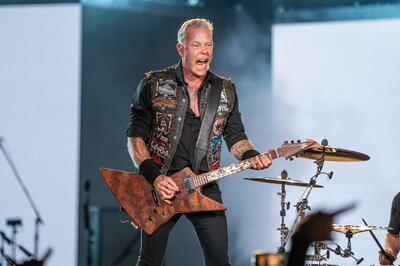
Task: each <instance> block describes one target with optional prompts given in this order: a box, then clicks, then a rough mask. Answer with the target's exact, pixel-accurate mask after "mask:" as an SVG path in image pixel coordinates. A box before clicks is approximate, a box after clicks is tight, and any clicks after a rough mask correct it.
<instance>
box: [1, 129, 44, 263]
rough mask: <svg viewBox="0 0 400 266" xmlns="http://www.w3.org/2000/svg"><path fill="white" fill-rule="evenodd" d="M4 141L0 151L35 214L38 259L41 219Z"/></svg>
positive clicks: (35, 248) (35, 239)
mask: <svg viewBox="0 0 400 266" xmlns="http://www.w3.org/2000/svg"><path fill="white" fill-rule="evenodd" d="M3 140H4V139H3V138H1V137H0V149H1V150H2V152H3V154H4V157H6V160H7V162H8V164H9V165H10V167H11V169H12V171H13V173H14V175H15V178H16V179H17V181H18V183H19V184H20V186H21V188H22V191H23V192H24V193H25V196H26V197H27V199H28V201H29V203H30V205H31V207H32V210H33V212H34V213H35V216H36V217H35V235H34V258H37V257H38V254H39V226H40V225H43V224H44V222H43V219H42V218H41V216H40V214H39V211H38V209H37V208H36V205H35V203H34V202H33V199H32V197H31V195H30V193H29V191H28V189H27V188H26V186H25V184H24V182H23V181H22V179H21V176H20V175H19V173H18V171H17V168H16V167H15V165H14V163H13V161H12V160H11V158H10V156H9V155H8V153H7V151H6V149H5V148H4V146H3V143H2V141H3Z"/></svg>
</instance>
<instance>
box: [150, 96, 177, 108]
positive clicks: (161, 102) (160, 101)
mask: <svg viewBox="0 0 400 266" xmlns="http://www.w3.org/2000/svg"><path fill="white" fill-rule="evenodd" d="M152 102H153V104H154V106H158V107H168V108H175V107H176V106H177V104H178V103H177V101H176V100H175V99H168V98H164V97H157V98H155V99H153V100H152Z"/></svg>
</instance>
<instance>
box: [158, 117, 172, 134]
mask: <svg viewBox="0 0 400 266" xmlns="http://www.w3.org/2000/svg"><path fill="white" fill-rule="evenodd" d="M171 121H172V114H163V113H159V112H157V113H156V120H155V122H156V128H157V130H159V131H162V132H166V133H167V132H169V129H170V127H171Z"/></svg>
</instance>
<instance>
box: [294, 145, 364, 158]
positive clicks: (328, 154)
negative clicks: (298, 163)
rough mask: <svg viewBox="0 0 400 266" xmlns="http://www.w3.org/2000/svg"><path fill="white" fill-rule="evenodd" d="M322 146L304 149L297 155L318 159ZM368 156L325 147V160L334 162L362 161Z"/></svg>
mask: <svg viewBox="0 0 400 266" xmlns="http://www.w3.org/2000/svg"><path fill="white" fill-rule="evenodd" d="M322 149H323V147H322V146H320V147H317V148H311V149H309V150H305V151H303V152H301V153H299V154H298V157H301V158H306V159H312V160H318V159H320V158H321V154H322ZM369 159H370V157H369V156H368V155H366V154H364V153H361V152H357V151H351V150H345V149H339V148H332V147H325V161H334V162H362V161H368V160H369Z"/></svg>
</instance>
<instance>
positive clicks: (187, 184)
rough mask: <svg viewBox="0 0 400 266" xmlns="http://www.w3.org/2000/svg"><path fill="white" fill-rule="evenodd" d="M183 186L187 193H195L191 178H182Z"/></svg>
mask: <svg viewBox="0 0 400 266" xmlns="http://www.w3.org/2000/svg"><path fill="white" fill-rule="evenodd" d="M183 185H184V186H185V189H186V191H187V192H189V193H191V192H193V191H195V187H194V184H193V179H192V178H191V177H188V176H185V178H183Z"/></svg>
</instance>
